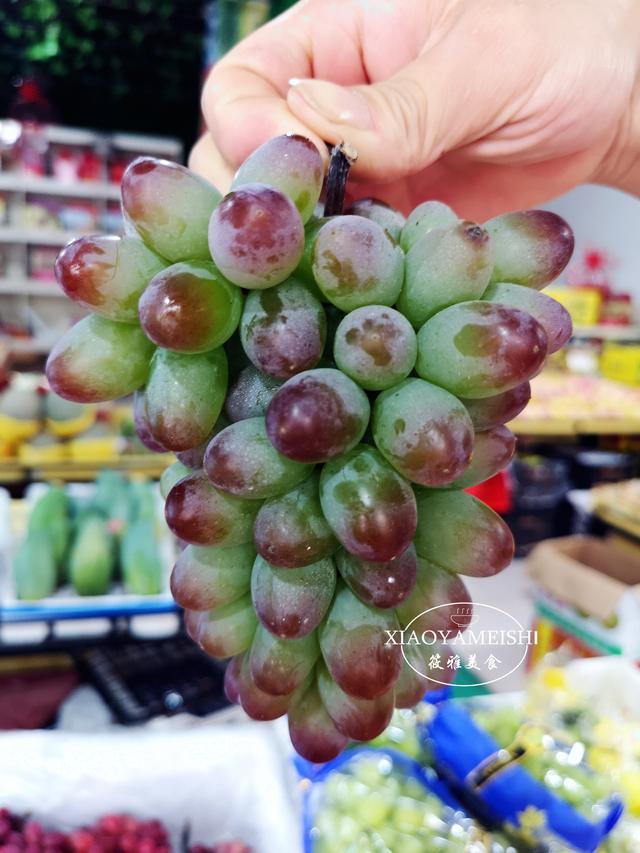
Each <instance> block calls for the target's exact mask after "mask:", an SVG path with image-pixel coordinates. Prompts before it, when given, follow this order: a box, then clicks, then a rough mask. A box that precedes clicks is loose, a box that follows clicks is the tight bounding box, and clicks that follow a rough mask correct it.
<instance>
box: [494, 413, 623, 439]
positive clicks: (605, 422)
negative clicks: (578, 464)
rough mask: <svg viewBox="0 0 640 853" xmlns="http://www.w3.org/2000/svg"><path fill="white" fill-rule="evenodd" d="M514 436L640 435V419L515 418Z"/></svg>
mask: <svg viewBox="0 0 640 853" xmlns="http://www.w3.org/2000/svg"><path fill="white" fill-rule="evenodd" d="M508 426H509V429H510V430H512V431H513V432H515V433H516V435H532V436H537V435H540V436H542V435H549V436H563V435H640V418H638V419H636V418H575V419H573V418H557V419H555V418H544V419H543V418H539V419H538V418H527V417H524V418H516V419H515V420H514V421H511V423H510V424H508Z"/></svg>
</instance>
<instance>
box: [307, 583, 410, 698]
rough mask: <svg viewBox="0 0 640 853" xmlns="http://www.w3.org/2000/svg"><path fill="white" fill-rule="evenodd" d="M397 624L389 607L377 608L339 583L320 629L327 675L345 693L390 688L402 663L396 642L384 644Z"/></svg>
mask: <svg viewBox="0 0 640 853" xmlns="http://www.w3.org/2000/svg"><path fill="white" fill-rule="evenodd" d="M397 628H398V623H397V619H396V616H395V614H394V612H393V611H389V610H377V609H375V608H373V607H369V606H368V605H366V604H364V603H363V602H362V601H360V599H359V598H356V596H355V595H354V594H353V593H352V592H351V590H350V589H349V588H348V587H346V586H341V587H339V588H338V591H337V592H336V597H335V599H334V601H333V604H332V605H331V609H330V610H329V613H328V615H327V618H326V620H325V622H324V625H323V626H322V629H321V631H320V649H321V651H322V656H323V658H324V662H325V663H326V665H327V668H328V670H329V672H330V673H331V677H332V678H333V680H334V681H335V682H336V684H338V686H339V687H341V688H342V690H344V691H345V693H348V694H349V695H350V696H356V697H357V698H359V699H377V698H378V697H379V696H382V694H383V693H386V692H387V691H389V690H391V689H392V688H393V685H394V684H395V682H396V680H397V678H398V676H399V674H400V669H401V667H402V652H401V647H400V646H399V645H387V644H386V643H387V639H388V635H387V634H386V631H387V630H393V629H397Z"/></svg>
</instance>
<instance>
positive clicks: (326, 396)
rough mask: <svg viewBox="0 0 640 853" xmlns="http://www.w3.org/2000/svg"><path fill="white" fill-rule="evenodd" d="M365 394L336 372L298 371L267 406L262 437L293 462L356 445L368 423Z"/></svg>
mask: <svg viewBox="0 0 640 853" xmlns="http://www.w3.org/2000/svg"><path fill="white" fill-rule="evenodd" d="M369 413H370V407H369V401H368V400H367V395H366V394H365V393H364V391H362V390H361V389H360V388H358V386H357V385H356V384H355V382H353V381H352V380H351V379H349V377H348V376H345V375H344V374H343V373H341V372H340V371H339V370H333V369H331V368H318V369H316V370H307V371H305V372H304V373H299V374H298V375H297V376H294V377H293V378H292V379H289V380H288V381H287V382H285V384H284V385H283V386H282V388H280V389H279V391H277V392H276V394H275V395H274V397H273V399H272V400H271V402H270V403H269V408H268V409H267V418H266V423H267V435H268V436H269V438H270V439H271V442H272V444H273V446H274V447H275V448H277V449H278V450H279V451H280V453H283V454H284V455H285V456H288V457H289V458H290V459H296V460H298V461H299V462H325V461H326V460H327V459H331V458H332V457H333V456H337V455H338V454H339V453H342V452H344V451H346V450H350V449H351V448H352V447H354V445H356V444H357V443H358V442H359V441H360V439H361V438H362V436H363V435H364V431H365V429H366V428H367V423H368V422H369Z"/></svg>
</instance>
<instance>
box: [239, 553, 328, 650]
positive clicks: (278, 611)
mask: <svg viewBox="0 0 640 853" xmlns="http://www.w3.org/2000/svg"><path fill="white" fill-rule="evenodd" d="M335 585H336V570H335V566H334V565H333V561H332V560H331V559H329V558H325V559H324V560H318V562H316V563H311V565H309V566H304V567H303V568H301V569H278V568H276V567H275V566H271V565H269V563H267V562H266V560H264V559H263V558H262V557H260V556H258V557H257V558H256V561H255V563H254V566H253V574H252V576H251V595H252V598H253V606H254V607H255V609H256V613H257V614H258V619H259V620H260V621H261V622H262V624H263V625H264V627H265V628H267V630H269V631H270V632H271V633H272V634H274V635H275V636H276V637H280V638H281V639H284V640H286V639H296V638H298V637H304V636H305V635H306V634H310V633H311V632H312V631H313V630H314V629H315V628H317V627H318V625H319V624H320V622H322V620H323V618H324V616H325V614H326V612H327V609H328V607H329V605H330V604H331V599H332V598H333V591H334V589H335Z"/></svg>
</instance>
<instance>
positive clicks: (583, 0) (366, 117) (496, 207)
mask: <svg viewBox="0 0 640 853" xmlns="http://www.w3.org/2000/svg"><path fill="white" fill-rule="evenodd" d="M639 54H640V3H638V0H607V2H606V3H603V2H602V0H430V2H425V0H368V2H365V0H335V2H334V0H303V2H301V3H298V4H297V5H296V6H295V7H293V8H292V9H291V10H290V11H289V12H288V13H285V14H284V15H281V16H280V17H279V18H277V19H276V20H275V21H272V22H271V23H270V24H268V25H266V26H264V27H262V29H260V30H259V31H257V32H256V33H254V34H253V35H252V36H250V37H249V38H247V39H245V40H244V41H243V42H241V43H240V44H239V45H238V46H237V47H235V48H234V49H233V50H232V51H231V52H230V53H229V54H228V55H227V56H226V57H224V58H223V59H222V60H221V61H220V62H219V63H218V64H217V65H216V67H215V68H214V69H213V70H212V72H211V74H210V76H209V79H208V80H207V82H206V84H205V88H204V92H203V97H202V106H203V111H204V116H205V119H206V122H207V126H208V128H209V133H208V134H206V135H205V136H204V137H203V138H202V139H201V140H200V141H199V142H198V144H197V145H196V147H195V148H194V150H193V152H192V156H191V161H190V162H191V165H192V167H193V168H194V169H196V171H199V172H201V173H202V174H205V175H206V176H208V177H209V178H211V179H212V180H213V181H214V183H216V184H217V185H218V186H219V187H220V188H221V189H223V190H226V189H227V188H228V185H229V183H230V180H231V177H232V175H233V172H234V171H235V169H236V167H237V166H238V165H239V163H240V162H242V160H243V159H244V158H245V157H246V156H247V155H248V154H249V153H250V152H251V151H252V150H253V149H254V148H256V147H257V146H258V145H259V144H261V143H262V142H264V141H265V140H266V139H268V138H269V137H272V136H276V135H278V134H280V133H285V132H288V131H296V132H299V133H303V134H306V135H307V136H310V137H311V138H312V139H313V140H314V141H315V142H316V144H317V145H318V146H319V147H321V148H322V149H323V151H324V146H322V140H325V141H327V142H331V143H335V142H338V141H340V140H343V139H344V140H346V141H347V142H348V143H350V145H351V146H352V147H354V148H355V149H356V150H357V152H358V160H357V163H356V165H355V167H354V169H353V170H352V176H353V178H354V179H355V180H356V181H358V182H360V183H359V185H356V186H355V187H353V186H352V189H354V190H355V194H356V195H357V196H365V195H373V196H377V197H380V198H383V199H384V200H386V201H387V202H389V203H391V204H393V205H395V206H396V207H399V208H400V209H403V210H405V212H406V210H408V209H410V208H412V207H414V206H415V205H416V204H418V203H419V202H421V201H424V200H425V199H427V198H438V199H441V200H442V201H445V202H447V203H448V204H451V205H452V206H453V207H454V208H455V209H456V210H457V212H458V213H459V214H460V215H461V216H465V217H468V218H474V219H478V220H482V219H485V218H487V217H489V216H492V215H494V214H496V213H500V212H502V211H505V210H510V209H516V208H523V207H530V206H532V205H536V204H539V203H540V202H543V201H544V200H545V199H549V198H551V197H553V196H556V195H558V194H560V193H562V192H564V191H566V190H568V189H569V188H570V187H572V186H574V185H576V184H578V183H582V182H584V181H598V182H602V183H610V184H613V185H617V186H621V187H623V188H626V189H629V190H631V191H633V190H636V189H639V188H640V169H637V168H636V169H634V164H635V161H636V159H637V158H636V151H637V145H638V142H639V140H638V137H639V135H640V127H638V126H637V125H638V122H639V121H640V119H638V117H637V116H638V112H639V110H638V104H637V101H638V97H639V96H638V92H637V90H636V77H637V74H638V55H639ZM634 146H636V147H635V148H634Z"/></svg>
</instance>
